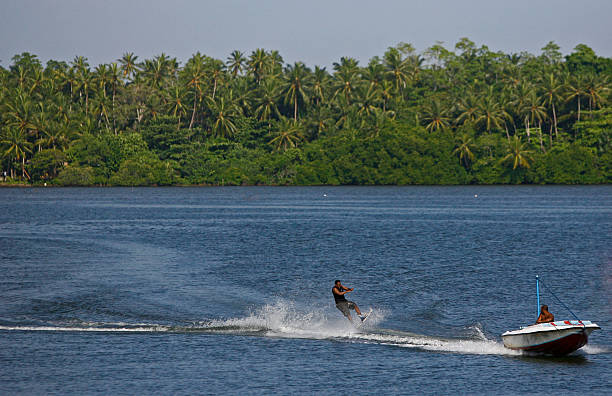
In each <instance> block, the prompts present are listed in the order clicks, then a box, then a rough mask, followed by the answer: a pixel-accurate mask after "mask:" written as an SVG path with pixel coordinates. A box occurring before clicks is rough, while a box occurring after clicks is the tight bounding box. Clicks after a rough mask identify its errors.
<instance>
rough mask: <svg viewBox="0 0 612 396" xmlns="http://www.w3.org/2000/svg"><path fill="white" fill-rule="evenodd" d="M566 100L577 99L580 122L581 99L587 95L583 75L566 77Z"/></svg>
mask: <svg viewBox="0 0 612 396" xmlns="http://www.w3.org/2000/svg"><path fill="white" fill-rule="evenodd" d="M565 92H566V93H565V101H566V102H570V101H572V100H574V99H576V101H577V106H578V107H577V111H578V122H580V112H581V100H582V98H584V97H586V96H587V89H586V83H585V79H584V77H583V76H582V75H577V76H566V79H565Z"/></svg>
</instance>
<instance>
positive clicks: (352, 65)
mask: <svg viewBox="0 0 612 396" xmlns="http://www.w3.org/2000/svg"><path fill="white" fill-rule="evenodd" d="M357 63H358V62H357V61H356V60H355V59H353V58H346V57H342V58H340V63H334V70H335V71H336V73H334V80H335V84H334V89H335V92H334V97H337V96H338V95H342V96H343V98H344V103H345V104H346V105H347V106H350V105H351V102H352V100H351V99H352V96H353V94H354V91H355V89H357V86H358V85H359V79H358V77H359V67H358V66H357Z"/></svg>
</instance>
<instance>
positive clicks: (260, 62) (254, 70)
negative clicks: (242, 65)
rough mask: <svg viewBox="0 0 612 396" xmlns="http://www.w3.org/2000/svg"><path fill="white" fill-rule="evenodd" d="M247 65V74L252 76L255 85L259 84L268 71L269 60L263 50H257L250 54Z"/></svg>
mask: <svg viewBox="0 0 612 396" xmlns="http://www.w3.org/2000/svg"><path fill="white" fill-rule="evenodd" d="M248 65H249V73H250V74H252V75H253V77H254V78H255V81H256V82H257V84H260V83H261V80H262V78H263V77H264V75H265V73H266V71H267V70H268V69H269V65H270V58H269V57H268V54H267V53H266V51H265V50H264V49H263V48H257V49H256V50H255V51H253V52H251V56H250V57H249V61H248Z"/></svg>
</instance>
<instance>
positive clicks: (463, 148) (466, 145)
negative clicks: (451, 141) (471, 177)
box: [453, 133, 475, 169]
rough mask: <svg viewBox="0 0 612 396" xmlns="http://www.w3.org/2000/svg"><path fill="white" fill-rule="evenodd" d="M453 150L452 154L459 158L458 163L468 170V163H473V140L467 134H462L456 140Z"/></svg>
mask: <svg viewBox="0 0 612 396" xmlns="http://www.w3.org/2000/svg"><path fill="white" fill-rule="evenodd" d="M455 141H456V145H455V149H454V150H453V154H457V155H458V156H459V162H462V163H463V166H464V167H465V168H466V169H468V168H469V167H470V163H471V162H473V161H474V158H475V156H474V153H473V152H472V149H473V147H474V145H473V139H472V137H471V136H470V135H468V134H467V133H464V134H462V135H461V136H460V137H458V138H456V140H455Z"/></svg>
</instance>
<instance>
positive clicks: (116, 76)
mask: <svg viewBox="0 0 612 396" xmlns="http://www.w3.org/2000/svg"><path fill="white" fill-rule="evenodd" d="M110 84H111V89H112V92H113V98H112V107H111V113H112V116H113V131H114V132H115V135H116V134H117V123H116V117H115V98H116V97H117V87H119V86H121V74H120V70H119V66H118V65H117V63H115V62H113V63H111V65H110Z"/></svg>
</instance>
